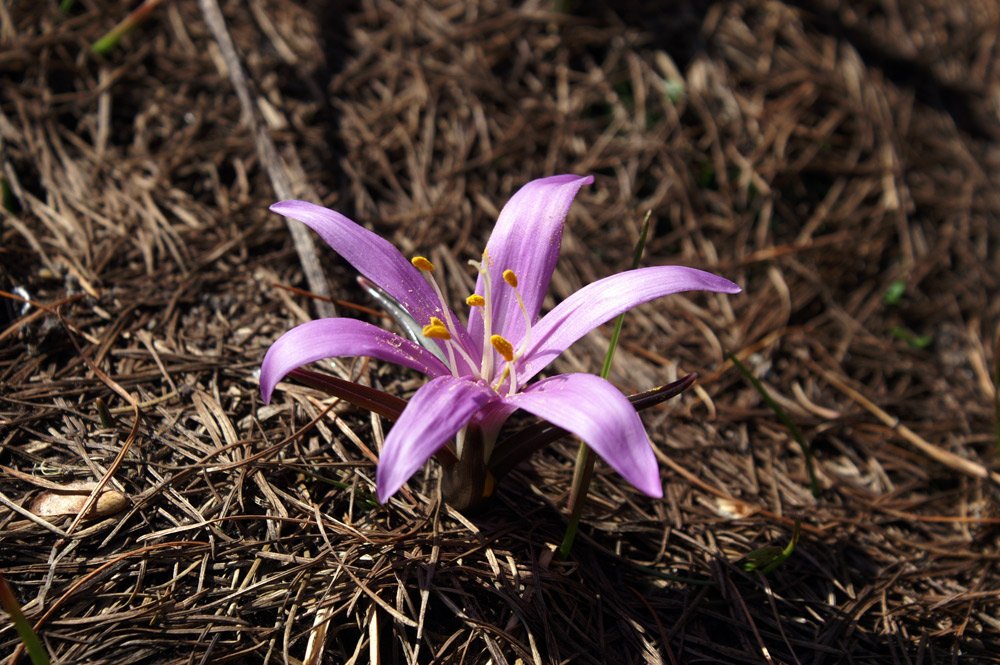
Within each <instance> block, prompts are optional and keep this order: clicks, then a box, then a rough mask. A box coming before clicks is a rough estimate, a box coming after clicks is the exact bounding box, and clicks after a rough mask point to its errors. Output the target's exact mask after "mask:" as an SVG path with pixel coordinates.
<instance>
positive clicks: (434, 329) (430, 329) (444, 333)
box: [421, 324, 451, 339]
mask: <svg viewBox="0 0 1000 665" xmlns="http://www.w3.org/2000/svg"><path fill="white" fill-rule="evenodd" d="M421 333H423V336H424V337H430V338H431V339H451V333H450V332H448V329H447V328H445V327H444V326H443V325H442V326H436V325H434V324H429V325H426V326H424V329H423V330H422V331H421Z"/></svg>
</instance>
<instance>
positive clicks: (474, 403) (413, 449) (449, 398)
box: [375, 376, 498, 503]
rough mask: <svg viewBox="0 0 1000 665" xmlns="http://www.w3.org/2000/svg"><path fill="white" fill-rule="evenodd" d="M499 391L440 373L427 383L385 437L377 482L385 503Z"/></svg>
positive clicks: (382, 501) (381, 498) (379, 497)
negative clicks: (440, 374)
mask: <svg viewBox="0 0 1000 665" xmlns="http://www.w3.org/2000/svg"><path fill="white" fill-rule="evenodd" d="M494 399H498V397H497V394H496V393H495V392H493V391H492V390H490V389H489V388H488V387H487V386H485V385H483V384H481V383H477V382H473V381H470V380H468V379H464V378H459V379H456V378H453V377H451V376H439V377H438V378H436V379H433V380H432V381H428V382H427V383H426V384H424V385H423V386H422V387H421V388H420V389H419V390H418V391H417V392H416V393H415V394H414V395H413V398H412V399H411V400H410V403H409V404H408V405H407V407H406V409H404V410H403V414H402V415H401V416H400V417H399V420H397V421H396V424H395V425H393V427H392V430H391V431H390V432H389V435H388V436H387V437H385V445H384V446H383V447H382V454H381V455H380V456H379V462H378V471H377V472H376V476H375V478H376V485H377V486H378V500H379V502H380V503H385V502H386V501H387V500H388V499H389V497H391V496H392V495H393V494H395V493H396V491H397V490H398V489H399V488H400V487H402V486H403V483H405V482H406V481H407V480H409V479H410V476H412V475H413V474H414V473H416V472H417V469H419V468H420V467H421V466H423V465H424V462H426V461H427V460H428V459H430V457H431V455H433V454H434V453H435V452H437V450H438V448H440V447H441V446H443V445H444V444H445V443H447V442H448V441H449V440H450V439H451V438H452V437H453V436H455V434H456V433H457V432H458V430H460V429H462V428H463V427H465V425H467V424H468V423H469V421H470V420H471V419H472V417H473V416H474V415H475V413H476V412H477V411H479V409H481V408H483V407H484V406H486V405H487V404H488V403H489V402H490V401H491V400H494Z"/></svg>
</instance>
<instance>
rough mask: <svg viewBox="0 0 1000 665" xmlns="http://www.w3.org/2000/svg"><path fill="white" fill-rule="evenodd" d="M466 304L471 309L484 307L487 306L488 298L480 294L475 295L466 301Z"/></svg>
mask: <svg viewBox="0 0 1000 665" xmlns="http://www.w3.org/2000/svg"><path fill="white" fill-rule="evenodd" d="M465 304H466V305H468V306H469V307H482V306H483V305H485V304H486V298H484V297H482V296H481V295H479V294H476V293H473V294H472V295H471V296H469V297H468V298H466V299H465Z"/></svg>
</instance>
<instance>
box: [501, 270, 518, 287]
mask: <svg viewBox="0 0 1000 665" xmlns="http://www.w3.org/2000/svg"><path fill="white" fill-rule="evenodd" d="M503 281H505V282H507V283H508V284H510V285H511V286H513V287H514V288H515V289H516V288H517V275H515V274H514V271H513V270H504V271H503Z"/></svg>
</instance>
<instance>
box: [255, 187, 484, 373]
mask: <svg viewBox="0 0 1000 665" xmlns="http://www.w3.org/2000/svg"><path fill="white" fill-rule="evenodd" d="M271 211H272V212H276V213H278V214H279V215H284V216H285V217H289V218H291V219H295V220H298V221H300V222H302V223H303V224H305V225H306V226H308V227H309V228H311V229H312V230H313V231H315V232H316V233H318V234H319V235H320V237H321V238H323V240H324V241H326V244H328V245H329V246H330V247H331V248H332V249H333V251H335V252H337V253H338V254H340V255H341V256H342V257H344V260H346V261H347V262H348V263H350V264H351V265H352V266H353V267H354V269H355V270H357V271H358V272H359V273H361V274H362V275H364V276H365V277H367V278H368V279H369V280H371V281H372V282H374V283H375V284H377V285H378V286H380V287H381V288H382V289H383V290H384V291H385V292H386V293H388V294H389V295H391V296H392V297H393V298H395V299H396V300H397V301H398V302H399V303H400V304H401V305H402V306H403V307H404V308H406V311H408V312H409V313H410V314H411V315H412V316H413V318H415V319H416V320H417V321H418V322H419V323H420V325H427V324H428V323H430V321H431V317H432V316H436V317H438V318H439V319H442V320H443V319H444V314H443V313H442V311H441V305H440V303H439V302H438V298H437V295H436V294H435V293H434V289H433V288H431V285H430V284H428V283H427V280H425V279H424V277H423V275H421V274H420V271H419V270H417V269H416V268H414V267H413V265H412V264H411V263H410V262H409V260H407V259H406V257H404V256H403V255H402V254H400V253H399V250H397V249H396V248H395V247H393V245H392V243H390V242H389V241H388V240H386V239H385V238H382V237H381V236H379V235H377V234H375V233H372V232H371V231H369V230H368V229H366V228H363V227H361V226H359V225H358V224H356V223H354V222H353V221H351V220H350V219H348V218H347V217H345V216H344V215H341V214H340V213H339V212H336V211H334V210H330V209H329V208H324V207H322V206H318V205H315V204H313V203H308V202H306V201H281V202H280V203H275V204H274V205H272V206H271ZM449 313H450V310H449ZM452 320H453V321H454V322H455V323H456V325H457V327H458V331H457V332H458V336H459V338H460V339H461V343H462V345H463V346H464V347H465V348H466V350H467V351H470V352H471V353H474V354H478V353H481V352H482V350H481V349H478V347H477V346H476V345H473V344H471V343H470V340H469V336H468V333H467V332H466V330H465V328H464V327H463V326H462V324H461V322H459V320H458V318H457V317H455V316H454V314H452ZM473 358H476V356H475V355H473Z"/></svg>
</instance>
